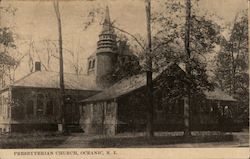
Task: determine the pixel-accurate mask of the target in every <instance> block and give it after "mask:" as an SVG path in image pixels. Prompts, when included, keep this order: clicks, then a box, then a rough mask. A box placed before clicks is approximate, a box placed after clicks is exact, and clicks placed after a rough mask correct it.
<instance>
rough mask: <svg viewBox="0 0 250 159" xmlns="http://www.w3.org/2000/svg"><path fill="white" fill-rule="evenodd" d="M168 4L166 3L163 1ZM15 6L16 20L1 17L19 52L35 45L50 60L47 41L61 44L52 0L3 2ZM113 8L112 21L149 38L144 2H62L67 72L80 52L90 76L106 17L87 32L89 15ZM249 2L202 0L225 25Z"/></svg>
mask: <svg viewBox="0 0 250 159" xmlns="http://www.w3.org/2000/svg"><path fill="white" fill-rule="evenodd" d="M152 1H153V4H154V5H155V6H154V8H153V9H157V8H158V5H160V4H158V3H157V2H158V1H154V0H152ZM161 2H164V0H161ZM9 4H10V5H11V6H13V7H15V8H16V9H17V11H16V14H15V15H14V16H12V15H7V14H1V23H2V25H5V26H10V27H11V28H12V30H13V31H14V32H15V34H16V38H15V39H16V45H17V50H18V51H17V52H18V53H19V54H20V55H17V56H20V57H21V55H24V54H25V53H27V52H28V51H29V49H30V47H29V46H30V45H29V44H30V42H31V41H33V42H34V45H35V48H36V52H38V54H36V55H35V56H34V60H35V61H37V60H39V57H38V55H39V56H40V58H42V59H43V58H45V57H46V47H45V45H44V40H51V41H53V42H54V43H56V42H57V41H56V40H57V36H58V30H57V21H56V16H55V13H54V8H53V1H51V0H46V1H42V0H40V1H39V0H33V1H31V0H3V1H2V4H1V5H3V6H7V5H9ZM107 5H108V6H109V10H110V17H111V19H112V20H113V21H115V24H116V25H117V26H118V27H120V28H121V29H124V30H126V31H128V32H129V33H131V34H134V35H136V34H139V35H141V36H143V37H144V36H145V35H146V18H145V17H146V15H145V5H144V0H81V1H80V0H68V1H66V0H64V1H60V10H61V17H62V26H63V27H62V33H63V47H64V48H65V50H69V51H65V52H64V57H65V64H64V65H65V72H72V67H71V65H72V63H73V62H74V61H76V59H75V58H72V55H71V54H70V51H71V52H79V58H78V60H79V62H80V64H81V66H82V67H83V72H82V73H85V72H86V66H87V64H86V62H87V57H88V56H89V55H90V54H92V53H93V52H94V51H95V49H96V42H97V40H98V34H99V33H100V30H101V25H100V22H101V20H102V17H103V16H102V15H97V16H96V18H95V21H94V23H93V24H91V25H90V26H89V27H88V28H87V29H86V30H84V29H83V28H84V23H85V22H87V21H89V18H87V17H88V13H89V11H90V10H93V9H98V8H99V9H101V10H102V9H105V7H106V6H107ZM247 6H248V4H247V0H200V5H199V7H200V9H201V10H207V11H209V12H211V13H215V14H216V15H218V16H220V17H221V18H222V21H223V23H230V22H232V21H233V19H234V17H235V15H236V13H237V12H239V11H240V10H243V9H245V8H247ZM27 60H28V57H25V58H24V59H23V61H22V63H21V65H20V68H18V70H17V71H16V72H17V75H16V77H17V78H20V77H22V76H23V75H25V74H27V73H29V68H28V65H27ZM52 63H53V66H52V67H53V70H54V71H57V70H58V67H57V66H58V60H57V59H56V58H54V59H53V62H52Z"/></svg>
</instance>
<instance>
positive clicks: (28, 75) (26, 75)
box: [10, 72, 36, 86]
mask: <svg viewBox="0 0 250 159" xmlns="http://www.w3.org/2000/svg"><path fill="white" fill-rule="evenodd" d="M34 73H36V72H30V73H28V74H27V75H25V76H23V77H22V78H20V79H18V80H16V81H14V82H13V83H12V84H10V86H11V85H14V84H16V83H18V82H20V81H22V80H23V79H25V78H27V77H29V76H30V75H32V74H34Z"/></svg>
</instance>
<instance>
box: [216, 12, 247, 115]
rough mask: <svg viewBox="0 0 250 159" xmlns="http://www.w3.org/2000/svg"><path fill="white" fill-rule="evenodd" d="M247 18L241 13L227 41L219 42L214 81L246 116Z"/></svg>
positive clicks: (224, 39)
mask: <svg viewBox="0 0 250 159" xmlns="http://www.w3.org/2000/svg"><path fill="white" fill-rule="evenodd" d="M248 67H249V63H248V16H247V13H246V12H243V14H242V15H241V16H238V17H236V18H235V20H234V22H233V27H232V30H231V32H230V35H229V39H228V40H227V39H226V38H223V39H222V40H221V51H220V53H219V54H218V56H217V69H216V72H215V79H216V80H217V81H218V82H217V85H218V86H219V87H220V88H221V89H222V90H224V91H226V92H228V93H229V94H231V95H233V96H234V97H235V98H236V99H238V101H239V106H240V109H241V110H240V113H241V114H244V116H245V117H247V116H248V109H249V108H248V103H249V90H248V88H249V73H248Z"/></svg>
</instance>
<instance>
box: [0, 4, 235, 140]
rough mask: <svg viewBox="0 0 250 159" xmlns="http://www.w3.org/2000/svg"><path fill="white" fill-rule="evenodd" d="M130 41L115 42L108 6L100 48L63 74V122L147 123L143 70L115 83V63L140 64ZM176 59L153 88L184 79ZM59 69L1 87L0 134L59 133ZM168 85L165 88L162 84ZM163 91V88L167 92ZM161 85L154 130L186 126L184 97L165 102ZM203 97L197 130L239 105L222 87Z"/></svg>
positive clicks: (110, 130)
mask: <svg viewBox="0 0 250 159" xmlns="http://www.w3.org/2000/svg"><path fill="white" fill-rule="evenodd" d="M125 46H126V44H124V43H123V42H122V41H120V40H117V36H116V33H115V30H114V27H113V26H112V23H111V20H110V15H109V9H108V7H107V8H106V13H105V19H104V22H103V26H102V30H101V33H100V34H99V40H98V41H97V48H96V51H95V52H94V53H93V54H92V55H90V56H89V57H88V61H87V62H88V68H87V74H84V75H76V74H71V73H64V80H65V93H66V99H65V101H66V104H65V110H66V113H65V115H64V119H65V122H66V124H67V126H68V128H69V129H70V131H78V132H84V133H86V134H106V135H115V134H117V133H120V132H126V131H142V130H144V127H145V105H146V104H147V103H146V97H145V94H146V87H145V86H146V77H145V73H143V74H138V75H133V76H130V77H126V78H123V79H121V80H119V81H118V82H117V81H114V80H112V79H113V75H114V74H113V72H114V71H115V69H116V68H117V65H123V66H126V62H128V61H135V62H137V63H138V62H139V60H138V58H137V56H135V55H133V54H132V53H131V52H130V51H128V49H126V47H125ZM185 75H186V74H185V70H183V69H182V68H181V67H180V66H179V65H178V64H176V63H169V64H168V65H167V66H166V67H165V68H164V69H162V70H160V71H159V72H156V73H154V74H153V82H154V85H155V86H160V85H161V84H160V81H162V80H167V82H172V81H173V78H175V79H177V80H180V79H182V78H184V77H185ZM59 88H60V87H59V73H58V72H49V71H43V70H41V63H40V62H37V63H36V65H35V71H34V72H32V73H30V74H28V75H26V76H24V77H23V78H21V79H19V80H17V81H15V82H14V83H13V84H11V85H8V86H6V87H5V88H3V89H2V90H1V91H0V132H3V133H4V132H30V131H32V130H40V131H57V130H58V124H60V123H61V120H62V110H61V107H60V105H61V101H60V100H59V96H60V89H59ZM163 89H164V88H163ZM163 89H162V90H163ZM162 90H161V89H160V90H159V89H158V90H157V89H156V90H155V91H154V92H153V93H154V95H155V97H156V98H155V101H154V103H155V125H156V130H159V131H166V130H173V131H175V130H182V129H183V104H184V102H183V99H182V98H180V99H178V100H176V101H175V102H171V103H170V102H168V101H165V100H163V99H164V98H162V97H164V96H165V94H164V93H166V92H164V91H162ZM205 95H206V96H205V98H203V99H200V100H199V102H196V103H195V104H193V107H192V109H193V111H192V112H193V113H196V114H192V119H191V120H193V121H198V122H193V123H194V125H192V126H193V129H195V130H197V129H199V130H203V128H211V129H215V128H216V127H215V125H216V124H217V123H218V121H217V118H216V115H217V114H218V112H219V111H218V110H219V109H220V108H222V109H223V110H224V108H225V107H226V106H227V107H229V108H230V109H235V105H234V103H235V99H233V98H232V97H231V96H229V95H226V94H225V93H224V92H222V91H220V90H216V91H213V92H205Z"/></svg>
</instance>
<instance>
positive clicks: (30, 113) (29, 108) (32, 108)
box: [27, 100, 34, 115]
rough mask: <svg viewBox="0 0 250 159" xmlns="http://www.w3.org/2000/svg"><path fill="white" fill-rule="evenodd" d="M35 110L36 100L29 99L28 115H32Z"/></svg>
mask: <svg viewBox="0 0 250 159" xmlns="http://www.w3.org/2000/svg"><path fill="white" fill-rule="evenodd" d="M33 112H34V102H33V101H32V100H29V101H28V103H27V115H32V114H33Z"/></svg>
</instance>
